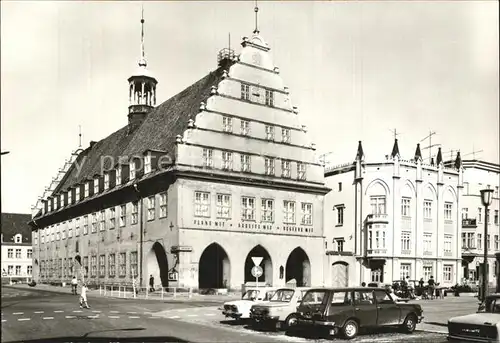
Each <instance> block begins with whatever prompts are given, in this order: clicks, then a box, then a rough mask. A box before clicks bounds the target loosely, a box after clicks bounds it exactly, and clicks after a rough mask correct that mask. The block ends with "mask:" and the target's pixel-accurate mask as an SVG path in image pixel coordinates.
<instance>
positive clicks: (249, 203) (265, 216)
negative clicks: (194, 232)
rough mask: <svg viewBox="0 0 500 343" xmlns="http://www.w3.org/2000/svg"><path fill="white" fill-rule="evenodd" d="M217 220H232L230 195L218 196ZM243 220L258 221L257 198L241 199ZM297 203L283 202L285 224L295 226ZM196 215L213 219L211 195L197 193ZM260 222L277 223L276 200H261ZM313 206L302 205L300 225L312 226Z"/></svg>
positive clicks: (195, 202) (308, 204) (195, 198)
mask: <svg viewBox="0 0 500 343" xmlns="http://www.w3.org/2000/svg"><path fill="white" fill-rule="evenodd" d="M215 196H216V204H215V205H216V218H219V219H231V218H232V208H233V205H232V196H231V195H230V194H220V193H217V194H216V195H215ZM240 205H241V220H248V221H254V220H257V200H256V198H255V197H249V196H242V197H241V199H240ZM296 212H297V209H296V202H295V201H289V200H283V223H285V224H295V222H296ZM194 215H195V216H196V217H207V218H208V217H211V216H212V209H211V193H209V192H199V191H196V192H195V194H194ZM260 221H261V222H268V223H273V222H274V221H275V200H274V199H265V198H262V199H260ZM312 223H313V206H312V204H311V203H306V202H302V203H300V224H302V225H312Z"/></svg>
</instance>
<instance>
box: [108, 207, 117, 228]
mask: <svg viewBox="0 0 500 343" xmlns="http://www.w3.org/2000/svg"><path fill="white" fill-rule="evenodd" d="M115 225H116V210H115V208H114V207H111V208H110V209H109V229H110V230H113V229H114V228H115Z"/></svg>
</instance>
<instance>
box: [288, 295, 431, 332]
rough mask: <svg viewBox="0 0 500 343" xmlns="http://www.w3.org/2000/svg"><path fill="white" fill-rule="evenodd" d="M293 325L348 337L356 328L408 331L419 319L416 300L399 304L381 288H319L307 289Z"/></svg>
mask: <svg viewBox="0 0 500 343" xmlns="http://www.w3.org/2000/svg"><path fill="white" fill-rule="evenodd" d="M297 318H298V320H297V325H296V326H295V327H293V329H307V328H309V329H310V328H313V329H316V330H324V329H326V330H327V331H328V334H329V335H337V334H338V333H342V334H343V335H344V337H345V338H347V339H352V338H354V337H356V336H357V335H358V332H359V329H360V328H367V327H372V328H376V327H384V326H398V327H401V328H402V329H404V330H405V331H406V332H408V333H412V332H413V331H415V328H416V325H417V323H420V322H421V321H422V319H423V311H422V307H421V306H420V305H418V304H400V303H396V302H394V300H392V298H391V296H390V294H389V293H388V292H387V291H386V290H385V289H381V288H372V287H356V288H323V289H321V288H319V289H311V290H309V291H307V293H306V294H305V295H304V298H303V299H302V301H301V303H300V305H299V307H298V308H297Z"/></svg>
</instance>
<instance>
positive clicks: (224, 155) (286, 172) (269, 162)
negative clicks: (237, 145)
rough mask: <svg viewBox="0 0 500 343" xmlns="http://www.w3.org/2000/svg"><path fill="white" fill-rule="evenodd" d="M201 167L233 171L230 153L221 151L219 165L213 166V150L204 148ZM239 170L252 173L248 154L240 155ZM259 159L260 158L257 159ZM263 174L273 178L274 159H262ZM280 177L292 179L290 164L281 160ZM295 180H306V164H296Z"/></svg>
mask: <svg viewBox="0 0 500 343" xmlns="http://www.w3.org/2000/svg"><path fill="white" fill-rule="evenodd" d="M202 154H203V155H202V161H203V166H204V167H205V168H214V167H220V168H221V169H223V170H233V155H235V154H234V153H232V152H230V151H221V159H220V161H221V165H220V166H214V151H213V149H208V148H204V149H203V153H202ZM239 155H240V169H241V171H242V172H246V173H250V172H251V171H252V162H251V156H250V155H249V154H243V153H240V154H239ZM259 158H260V157H259ZM264 166H265V170H264V174H265V175H269V176H275V166H276V158H273V157H264ZM281 177H284V178H291V177H292V162H291V161H289V160H284V159H282V160H281ZM297 179H298V180H305V179H306V164H305V163H300V162H298V163H297Z"/></svg>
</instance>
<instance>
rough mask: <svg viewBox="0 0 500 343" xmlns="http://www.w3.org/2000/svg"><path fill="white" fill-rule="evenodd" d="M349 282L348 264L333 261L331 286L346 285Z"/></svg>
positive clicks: (339, 286)
mask: <svg viewBox="0 0 500 343" xmlns="http://www.w3.org/2000/svg"><path fill="white" fill-rule="evenodd" d="M348 283H349V278H348V265H347V263H345V262H335V263H334V264H333V265H332V287H336V288H342V287H347V286H348Z"/></svg>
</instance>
